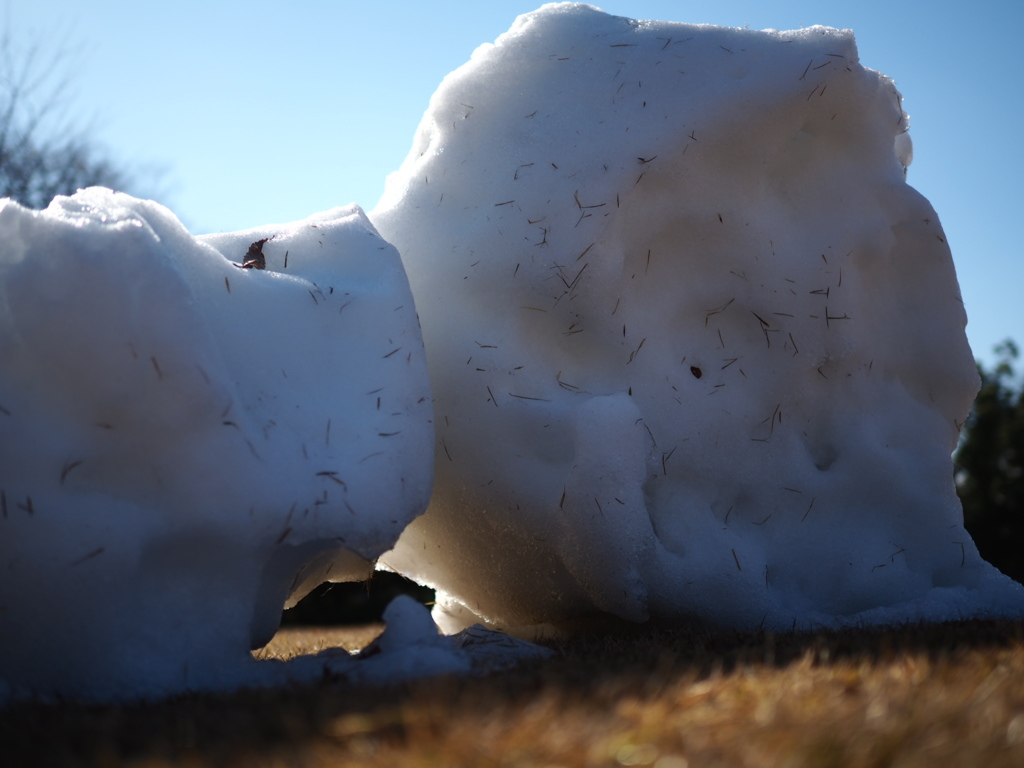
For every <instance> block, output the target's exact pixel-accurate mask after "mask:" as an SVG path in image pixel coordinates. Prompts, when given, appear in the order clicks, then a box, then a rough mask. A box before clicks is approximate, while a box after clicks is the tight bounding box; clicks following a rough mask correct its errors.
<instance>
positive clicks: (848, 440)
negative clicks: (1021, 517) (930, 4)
mask: <svg viewBox="0 0 1024 768" xmlns="http://www.w3.org/2000/svg"><path fill="white" fill-rule="evenodd" d="M906 130H907V119H906V115H905V114H904V113H903V111H902V109H901V97H900V95H899V93H898V92H897V91H896V89H895V87H894V84H893V82H892V81H891V80H889V79H888V78H886V77H884V76H882V75H880V74H878V73H877V72H873V71H871V70H869V69H865V68H864V67H862V66H861V65H860V63H859V62H858V57H857V50H856V47H855V44H854V39H853V35H852V33H851V32H849V31H839V30H835V29H827V28H823V27H813V28H810V29H804V30H800V31H792V32H775V31H766V32H758V31H751V30H744V29H721V28H715V27H707V26H691V25H684V24H671V23H651V22H635V21H631V20H627V19H623V18H617V17H613V16H609V15H605V14H603V13H601V12H599V11H597V10H596V9H593V8H591V7H588V6H583V5H576V4H563V5H554V6H545V7H544V8H543V9H541V10H540V11H538V12H535V13H532V14H527V15H525V16H523V17H521V18H519V19H518V20H517V21H516V23H515V25H514V26H513V27H512V29H511V30H510V31H509V32H508V33H507V34H505V35H503V36H502V37H501V38H499V39H498V40H497V41H496V43H495V44H494V45H485V46H482V47H481V48H479V49H478V50H477V51H476V52H475V53H474V55H473V57H472V60H471V61H470V62H469V63H468V64H466V65H465V66H463V67H462V68H460V69H459V70H457V71H456V72H454V73H452V74H451V75H449V76H448V78H446V79H445V81H444V82H443V84H442V85H441V87H440V89H439V90H438V92H437V93H436V94H435V95H434V97H433V99H432V101H431V104H430V108H429V110H428V112H427V114H426V116H425V117H424V120H423V122H422V124H421V126H420V129H419V132H418V134H417V137H416V139H415V143H414V146H413V149H412V151H411V153H410V155H409V157H408V158H407V160H406V161H405V163H404V165H403V166H402V168H401V169H400V170H399V171H398V172H397V173H396V174H395V175H393V176H392V177H391V178H390V179H389V181H388V186H387V190H386V193H385V196H384V198H383V199H382V201H381V203H380V205H379V206H378V208H377V209H376V210H375V211H373V212H371V214H370V218H371V220H372V221H373V223H374V224H375V225H376V226H377V228H378V229H379V230H380V232H381V233H382V234H383V236H384V237H385V238H387V239H388V240H389V241H390V242H393V243H394V244H395V245H396V246H397V247H398V249H399V251H400V253H401V254H402V258H403V260H404V262H405V265H406V269H407V271H408V274H409V278H410V281H411V283H412V287H413V291H414V294H415V295H416V300H417V306H418V309H419V312H420V317H421V320H422V323H423V331H424V338H425V342H426V346H427V353H428V359H429V367H430V375H431V382H432V387H433V389H434V396H435V408H436V422H437V445H436V464H437V475H436V487H435V495H434V498H433V501H432V504H431V507H430V509H429V511H428V513H427V514H426V515H425V516H424V517H421V518H419V519H418V520H416V521H414V522H413V523H412V525H411V526H410V527H409V528H408V529H407V530H406V532H405V533H404V534H403V536H402V538H401V540H400V542H399V545H398V547H397V548H396V549H395V551H394V552H393V553H391V554H389V555H387V556H386V557H385V558H384V562H386V563H387V564H388V566H389V567H392V568H394V569H396V570H398V571H400V572H402V573H405V574H407V575H409V576H411V577H412V578H415V579H418V580H420V581H423V582H426V583H428V584H431V585H433V586H436V587H438V588H439V589H440V590H442V594H441V600H440V602H439V605H438V607H437V608H436V609H435V617H436V618H438V620H439V623H441V624H442V626H443V627H445V628H447V629H448V630H455V629H458V628H459V627H462V626H465V625H467V624H470V623H473V622H475V621H478V620H480V619H483V620H485V621H486V622H487V623H488V625H490V626H493V627H501V628H506V629H509V630H512V631H515V632H519V633H521V634H528V633H533V632H536V631H538V629H540V630H543V629H545V628H547V629H550V628H551V627H552V626H554V627H557V628H560V629H567V628H570V627H572V626H574V625H576V626H578V625H579V622H580V621H582V620H584V619H586V618H587V617H588V616H592V615H594V614H597V615H608V614H611V615H614V616H618V617H622V618H625V619H629V620H635V621H641V620H644V619H647V618H648V617H662V618H672V619H680V618H693V619H696V620H699V621H706V622H711V623H715V624H722V625H728V626H734V627H746V628H756V627H766V628H772V629H789V628H792V627H807V626H812V625H837V624H844V623H861V622H894V621H904V620H913V619H919V618H923V619H953V618H961V617H967V616H981V615H993V614H1000V613H1004V614H1005V613H1014V614H1017V615H1019V614H1020V612H1021V609H1022V605H1024V598H1022V590H1021V588H1020V587H1019V586H1018V585H1016V584H1015V583H1013V582H1011V581H1010V580H1009V579H1007V578H1005V577H1003V576H1002V575H1001V574H999V573H998V572H997V571H996V570H995V569H993V568H992V567H991V566H989V565H988V564H987V563H985V562H984V561H983V560H982V559H981V558H980V557H979V555H978V552H977V550H976V548H975V546H974V544H973V542H972V541H971V538H970V536H969V535H968V534H967V532H966V531H965V530H964V528H963V526H962V515H961V510H960V506H959V503H958V501H957V498H956V496H955V493H954V487H953V479H952V466H951V462H950V452H951V451H952V450H953V448H954V446H955V444H956V441H957V436H958V434H959V430H960V426H961V424H962V423H963V421H964V418H965V416H966V414H967V412H968V409H969V407H970V405H971V401H972V398H973V396H974V394H975V391H976V389H977V387H978V377H977V373H976V370H975V367H974V363H973V360H972V356H971V351H970V349H969V347H968V344H967V341H966V337H965V334H964V330H963V329H964V325H965V313H964V308H963V306H962V302H961V299H960V292H959V288H958V285H957V280H956V275H955V272H954V268H953V263H952V260H951V256H950V251H949V247H948V246H947V244H946V240H945V237H944V236H943V232H942V227H941V226H940V223H939V219H938V217H937V216H936V214H935V212H934V210H933V209H932V208H931V206H930V205H929V204H928V202H927V201H926V200H925V199H924V198H923V197H922V196H921V195H920V194H918V193H917V192H916V191H915V190H914V189H913V188H911V187H910V186H908V185H907V184H906V182H905V180H904V178H905V170H906V169H905V165H906V164H908V163H909V161H910V142H909V137H908V136H907V135H906Z"/></svg>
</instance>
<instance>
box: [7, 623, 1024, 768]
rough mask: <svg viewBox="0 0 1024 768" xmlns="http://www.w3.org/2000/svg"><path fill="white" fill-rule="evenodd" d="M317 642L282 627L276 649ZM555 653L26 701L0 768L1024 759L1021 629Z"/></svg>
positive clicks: (685, 642)
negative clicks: (451, 671)
mask: <svg viewBox="0 0 1024 768" xmlns="http://www.w3.org/2000/svg"><path fill="white" fill-rule="evenodd" d="M346 637H347V636H346V635H345V633H344V632H343V631H339V630H332V634H331V635H330V636H329V637H327V639H328V640H330V641H333V642H337V641H338V640H341V639H346ZM367 637H368V636H367V635H364V637H363V638H361V639H354V638H351V637H347V639H348V641H349V643H350V645H351V644H353V643H355V644H361V643H362V642H365V640H366V638H367ZM323 640H324V637H323V636H322V635H318V634H316V633H313V634H309V633H306V634H302V633H295V632H291V633H289V634H288V635H287V636H285V637H281V638H279V639H278V640H277V641H276V642H277V646H276V647H273V648H271V649H270V650H269V651H268V653H269V654H274V655H282V656H289V655H292V654H294V653H296V652H301V651H303V650H313V649H315V648H316V647H317V645H318V644H319V643H322V642H323ZM557 650H558V654H557V655H556V657H555V658H554V659H552V660H550V661H546V662H543V663H536V664H530V665H527V666H524V667H521V668H519V669H517V670H515V671H512V672H508V673H502V674H496V675H492V676H490V677H487V678H483V679H458V680H456V679H444V680H435V681H430V682H420V683H416V684H412V685H408V686H403V687H401V688H397V689H393V690H355V689H352V688H351V687H347V686H345V685H342V684H339V683H336V682H326V681H325V682H323V683H321V684H319V685H316V686H310V687H306V688H294V689H288V690H279V691H259V692H245V693H240V694H235V695H231V696H190V697H185V698H182V699H178V700H174V701H170V702H164V703H161V704H153V705H147V706H133V707H129V706H108V707H93V708H82V707H71V706H62V707H37V706H22V707H18V708H16V709H13V710H10V711H8V712H4V713H3V714H2V715H0V764H2V765H5V766H7V765H10V766H23V765H24V766H44V765H94V766H106V765H111V766H113V765H142V766H168V765H185V766H311V767H315V766H340V765H344V766H387V767H388V768H392V767H393V766H423V767H424V768H425V767H426V766H459V765H467V766H589V765H595V766H601V765H652V766H657V767H658V768H683V766H773V767H774V766H815V767H816V768H817V767H818V766H821V767H823V768H824V767H828V766H918V765H920V766H928V768H933V767H934V766H938V765H941V766H960V765H963V766H986V767H992V768H997V767H998V766H1007V767H1009V766H1013V767H1014V768H1017V767H1018V766H1021V765H1024V625H1021V624H1016V623H985V622H972V623H965V624H957V625H943V626H937V627H936V626H932V627H908V628H903V629H898V630H890V631H885V632H881V631H879V632H869V631H862V632H845V633H835V634H821V635H816V636H778V637H773V636H771V635H733V634H728V635H720V634H718V635H716V634H709V633H703V632H693V631H683V630H678V629H669V628H652V627H645V628H635V629H632V630H630V631H622V632H618V633H616V634H611V635H603V636H600V637H590V638H588V639H585V640H582V641H578V642H575V643H573V644H569V645H565V646H562V647H559V648H558V649H557Z"/></svg>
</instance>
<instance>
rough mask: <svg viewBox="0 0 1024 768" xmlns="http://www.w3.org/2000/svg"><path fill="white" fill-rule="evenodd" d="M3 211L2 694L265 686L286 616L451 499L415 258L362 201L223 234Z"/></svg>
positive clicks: (130, 212)
mask: <svg viewBox="0 0 1024 768" xmlns="http://www.w3.org/2000/svg"><path fill="white" fill-rule="evenodd" d="M0 206H2V207H0V243H2V248H0V359H2V360H3V367H2V369H0V429H2V432H0V435H2V440H0V507H2V510H0V511H2V516H0V568H2V572H3V578H2V579H0V617H2V620H0V648H2V653H0V679H5V680H6V681H7V683H8V684H9V685H10V686H11V687H12V688H13V690H14V691H15V692H17V691H19V690H21V691H23V692H26V691H27V692H32V693H37V694H41V695H46V694H51V693H59V694H60V695H61V696H64V697H71V698H94V699H102V698H110V697H126V696H136V695H137V696H146V695H152V694H156V693H166V692H172V691H174V690H183V689H191V688H217V687H230V686H232V685H238V684H241V683H243V682H252V681H255V680H259V679H260V675H261V674H262V673H261V672H257V671H255V670H254V665H255V662H253V661H252V660H251V658H250V656H249V650H250V649H252V648H257V647H260V646H262V645H264V644H265V643H266V642H267V641H269V640H270V638H271V637H272V636H273V634H274V632H275V631H276V629H277V626H278V623H279V621H280V617H281V610H282V606H284V605H286V604H290V603H291V602H293V601H295V600H297V599H298V598H300V597H301V596H302V595H303V594H305V592H307V591H308V590H309V589H311V588H312V587H314V586H316V585H317V584H319V583H321V582H323V581H325V580H338V581H341V580H361V579H364V578H366V577H367V576H368V575H369V574H370V573H371V571H372V568H373V561H374V560H375V559H376V558H377V557H378V556H379V555H380V554H381V553H382V552H384V551H385V550H386V549H388V548H389V547H391V545H392V544H393V543H394V542H395V540H396V539H397V537H398V535H399V533H400V532H401V530H402V529H403V528H404V527H405V525H406V524H407V523H408V522H409V521H410V520H411V519H412V518H413V517H414V516H416V515H417V514H419V513H420V512H422V510H423V509H424V508H425V506H426V503H427V500H428V498H429V496H430V488H431V482H432V466H431V465H432V458H431V446H432V442H433V425H432V423H431V419H432V415H431V408H430V399H429V398H430V395H429V386H428V383H427V376H426V363H425V360H424V353H423V346H422V338H421V336H420V331H419V326H418V323H417V319H416V312H415V308H414V305H413V300H412V295H411V294H410V292H409V286H408V282H407V280H406V277H405V273H404V271H403V269H402V265H401V261H400V259H399V256H398V253H397V252H396V251H395V249H394V248H392V247H391V246H389V245H388V244H387V243H385V242H384V241H383V240H381V238H380V237H379V236H378V235H377V234H376V232H375V231H374V230H373V227H372V226H371V225H370V224H369V222H368V221H367V220H366V217H365V215H364V214H363V212H362V211H361V210H360V209H359V208H358V207H356V206H351V207H348V208H338V209H335V210H333V211H328V212H326V213H323V214H319V215H317V216H313V217H311V218H309V219H306V220H305V221H300V222H296V223H293V224H286V225H280V226H268V227H265V228H261V229H259V230H253V231H250V232H242V233H235V234H228V235H217V236H209V237H204V238H198V239H197V238H193V237H192V236H191V235H190V234H189V233H188V232H187V231H186V230H185V228H184V227H183V226H182V225H181V224H180V223H179V222H178V220H177V219H176V218H175V217H174V216H173V215H172V214H171V213H170V212H169V211H167V210H166V209H164V208H162V207H160V206H159V205H157V204H155V203H152V202H146V201H140V200H136V199H134V198H131V197H128V196H126V195H123V194H114V193H111V192H110V191H109V190H103V189H89V190H86V191H83V192H80V193H78V194H76V195H75V196H73V197H69V198H68V197H63V198H57V199H56V200H55V201H54V202H53V204H51V206H50V207H49V208H48V209H47V210H45V211H42V212H35V211H30V210H27V209H25V208H22V207H20V206H19V205H17V204H15V203H12V202H10V201H4V202H3V203H0ZM263 238H272V239H270V240H269V241H267V242H265V243H263V247H262V250H263V254H264V258H265V262H266V263H265V269H257V268H240V266H239V265H240V264H241V263H243V260H244V259H245V256H246V254H247V252H248V250H249V247H250V245H251V244H252V243H253V242H254V241H258V240H260V239H263ZM435 634H436V630H435Z"/></svg>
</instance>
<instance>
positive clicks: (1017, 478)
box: [953, 340, 1024, 582]
mask: <svg viewBox="0 0 1024 768" xmlns="http://www.w3.org/2000/svg"><path fill="white" fill-rule="evenodd" d="M996 353H997V354H998V355H999V361H998V363H997V364H996V366H995V369H994V370H991V371H988V370H985V368H984V367H983V366H981V365H979V366H978V369H979V372H980V373H981V380H982V384H981V391H980V392H979V393H978V397H977V399H976V400H975V402H974V408H973V409H972V410H971V414H970V416H969V417H968V419H967V424H966V425H965V428H964V437H963V439H962V440H961V442H960V445H959V447H958V448H957V451H956V453H955V454H954V457H953V459H954V465H955V467H956V475H955V477H956V488H957V493H958V494H959V495H960V501H961V502H962V503H963V507H964V524H965V525H966V527H967V530H968V531H969V532H970V533H971V536H973V537H974V541H975V542H976V543H977V545H978V549H979V550H980V552H981V555H982V557H984V558H985V559H986V560H988V561H989V562H990V563H992V564H993V565H995V566H996V567H997V568H999V569H1000V570H1001V571H1002V572H1003V573H1005V574H1007V575H1008V576H1010V577H1012V578H1014V579H1016V580H1017V581H1021V582H1024V390H1022V389H1021V386H1020V381H1019V380H1018V379H1017V377H1016V374H1015V370H1014V365H1015V364H1016V362H1017V359H1018V357H1019V356H1020V351H1019V349H1018V348H1017V345H1016V344H1015V343H1014V342H1013V341H1010V340H1007V341H1005V342H1003V343H1002V344H1000V345H999V346H998V347H996Z"/></svg>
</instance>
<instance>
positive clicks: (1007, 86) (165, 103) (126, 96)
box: [0, 0, 1024, 361]
mask: <svg viewBox="0 0 1024 768" xmlns="http://www.w3.org/2000/svg"><path fill="white" fill-rule="evenodd" d="M539 4H540V3H539V2H529V1H528V0H487V2H481V0H451V1H445V0H438V1H437V2H423V1H422V0H419V1H410V2H401V1H397V2H396V1H392V2H388V1H387V0H377V1H376V2H358V3H357V2H347V1H345V0H336V1H335V2H327V1H326V0H292V1H291V2H288V3H283V2H280V1H279V2H273V3H270V2H259V1H258V0H250V2H236V1H235V0H228V1H224V2H215V1H214V0H206V1H205V2H195V1H194V0H177V2H174V3H145V2H143V3H140V2H126V1H125V0H90V2H81V1H80V0H79V1H74V0H33V2H26V0H0V8H2V10H3V16H2V17H0V23H2V24H3V25H4V27H5V28H6V29H7V30H8V31H9V32H10V35H11V37H12V40H13V42H14V44H16V45H18V46H21V45H28V44H31V43H33V42H35V43H42V44H43V45H44V46H47V47H49V49H50V50H54V49H64V50H67V52H68V53H67V56H66V58H65V61H66V62H67V63H68V64H69V67H68V69H69V72H68V74H69V76H70V81H71V86H72V92H73V93H72V98H70V99H69V103H68V107H69V111H70V112H71V113H72V114H75V115H77V116H80V119H81V120H82V121H83V122H84V123H85V124H86V125H88V126H89V128H90V131H91V133H92V135H94V136H95V138H96V140H97V143H98V144H100V145H101V146H103V147H104V148H105V149H106V151H107V152H108V154H109V155H110V156H111V157H112V158H114V159H115V160H116V161H118V162H120V163H121V164H123V165H125V166H127V167H129V168H131V167H158V168H162V169H164V171H165V173H164V176H163V181H162V183H161V184H160V185H157V186H156V187H155V190H156V191H157V192H158V194H157V195H156V196H157V197H158V199H160V200H161V202H164V203H165V204H167V205H168V206H169V207H170V208H171V209H172V210H174V212H175V213H176V214H178V216H179V218H181V219H182V221H184V222H185V224H186V225H187V226H188V227H189V228H190V229H191V230H192V231H193V232H195V233H203V232H212V231H224V230H234V229H241V228H246V227H251V226H255V225H258V224H266V223H270V222H283V221H290V220H293V219H298V218H303V217H305V216H307V215H309V214H311V213H314V212H317V211H321V210H324V209H327V208H331V207H333V206H335V205H343V204H346V203H349V202H358V203H359V204H360V205H362V206H363V207H364V208H367V209H370V208H372V207H373V206H374V205H375V203H376V201H377V199H378V197H379V196H380V193H381V191H382V190H383V185H384V179H385V177H386V176H387V174H388V173H390V172H391V171H393V170H395V169H396V168H397V167H398V166H399V164H400V163H401V162H402V160H403V158H404V157H405V154H406V152H407V151H408V149H409V146H410V145H411V143H412V137H413V133H414V131H415V129H416V126H417V124H418V123H419V119H420V117H421V116H422V114H423V111H424V110H425V108H426V106H427V102H428V100H429V98H430V95H431V94H432V93H433V91H434V90H435V88H436V87H437V85H438V83H439V82H440V81H441V79H442V78H443V77H444V75H445V74H447V73H448V72H450V71H451V70H453V69H455V68H456V67H458V66H459V65H461V64H462V63H464V62H465V61H466V60H467V59H468V58H469V55H470V54H471V53H472V51H473V49H474V48H475V47H476V46H477V45H479V44H481V43H484V42H489V41H492V40H494V38H495V37H497V36H498V35H499V34H501V33H502V32H504V31H505V30H506V29H508V27H509V26H510V25H511V23H512V21H513V20H514V19H515V17H516V16H517V15H519V14H520V13H524V12H527V11H530V10H533V9H534V8H535V7H537V5H539ZM597 5H599V6H600V7H602V8H603V9H604V10H606V11H608V12H609V13H614V14H617V15H623V16H630V17H633V18H656V19H664V20H670V21H684V22H692V23H710V24H721V25H729V26H749V27H751V28H755V29H762V28H768V27H772V28H776V29H794V28H799V27H802V26H810V25H813V24H825V25H829V26H835V27H849V28H852V29H853V30H855V32H856V34H857V40H858V45H859V49H860V55H861V61H862V63H863V64H865V65H866V66H869V67H871V68H872V69H877V70H879V71H881V72H884V73H885V74H887V75H889V76H891V77H893V78H894V79H895V80H896V84H897V87H898V88H899V89H900V90H901V91H902V92H903V95H904V99H905V100H904V106H905V108H906V110H907V111H908V112H909V113H910V116H911V135H912V136H913V140H914V150H915V159H914V164H913V166H912V167H911V169H910V176H909V181H910V183H911V184H913V185H914V186H915V187H916V188H917V189H919V190H920V191H921V192H922V193H924V195H925V196H926V197H928V198H929V199H930V200H931V202H932V204H933V205H934V206H935V208H936V210H937V211H938V213H939V216H940V218H941V219H942V222H943V225H944V227H945V229H946V234H947V237H948V240H949V242H950V245H951V247H952V249H953V255H954V259H955V261H956V264H957V271H958V275H959V277H960V282H961V287H962V289H963V294H964V301H965V303H966V305H967V311H968V316H969V320H970V322H969V325H968V329H967V331H968V338H969V339H970V341H971V344H972V347H973V348H974V352H975V355H976V356H977V357H980V358H981V359H983V360H985V361H991V360H992V359H994V356H993V354H992V348H993V346H994V345H995V344H997V343H998V342H999V341H1001V340H1002V339H1004V338H1006V337H1008V336H1009V337H1013V338H1015V339H1016V340H1017V341H1018V342H1021V343H1022V344H1024V316H1022V305H1024V302H1022V301H1021V298H1020V294H1021V291H1022V289H1024V245H1022V242H1024V239H1022V236H1021V234H1020V233H1019V231H1018V229H1017V228H1018V225H1019V224H1020V223H1021V222H1022V220H1024V215H1022V214H1024V210H1022V202H1024V195H1022V193H1021V187H1020V180H1021V176H1022V174H1024V151H1022V149H1021V138H1020V137H1021V134H1022V132H1024V98H1022V96H1024V91H1022V87H1021V82H1022V80H1024V59H1022V57H1021V56H1020V53H1019V31H1020V29H1021V28H1022V27H1024V4H1022V3H1020V2H1018V1H1017V0H1002V1H1001V0H975V2H970V3H966V2H959V3H937V2H919V1H906V0H905V1H904V2H877V1H876V0H857V1H856V2H855V1H854V0H847V1H846V2H832V1H831V0H816V1H814V2H804V1H795V2H764V1H761V2H756V1H755V0H693V1H692V2H673V1H671V0H616V1H615V2H605V3H597Z"/></svg>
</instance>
